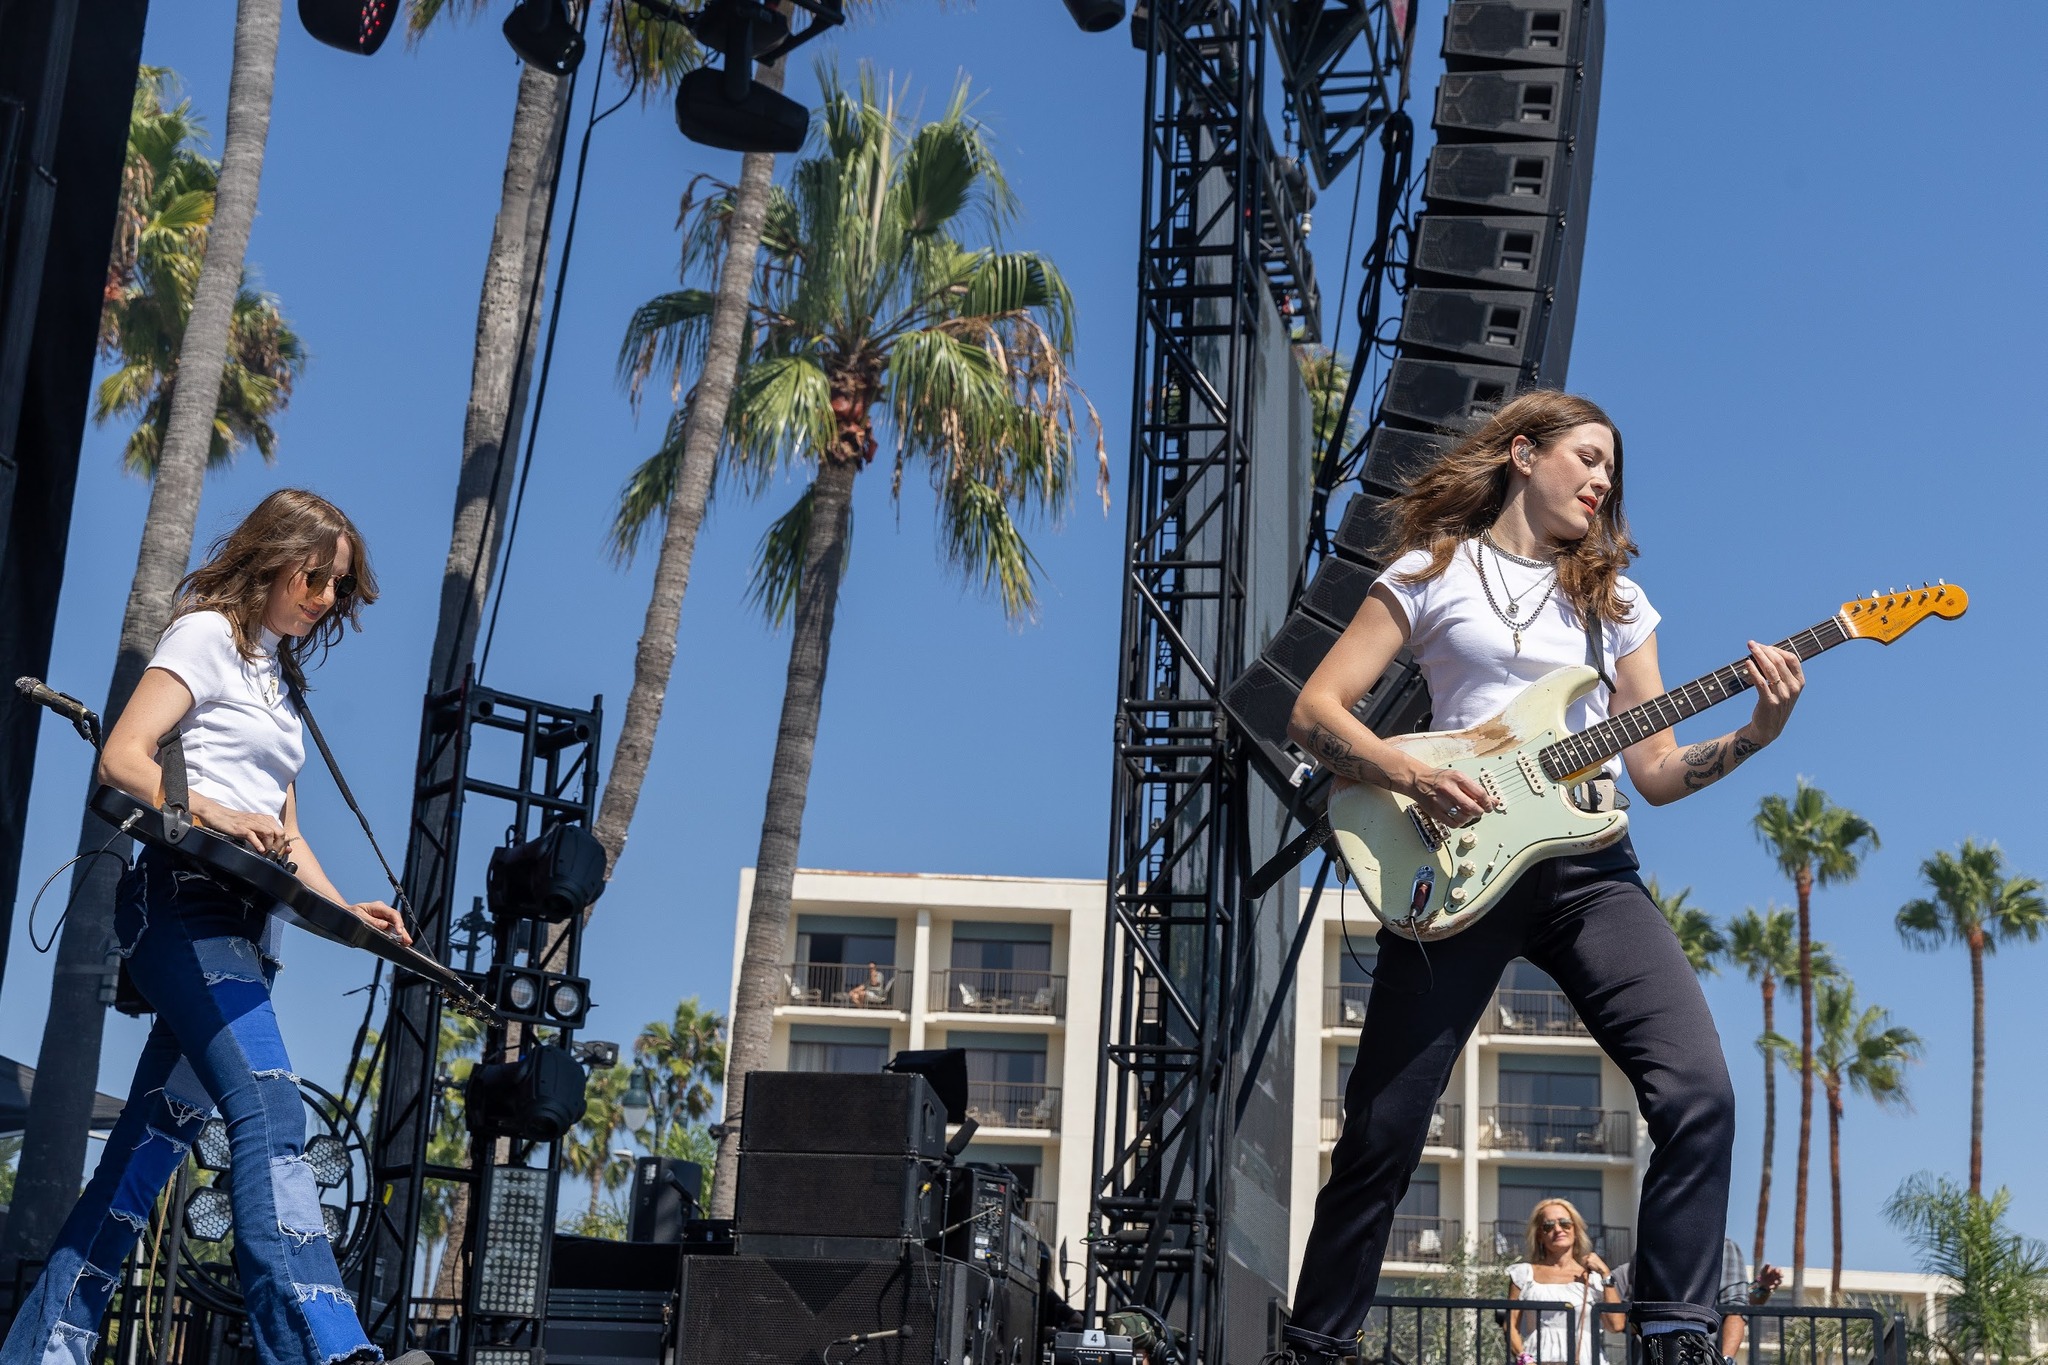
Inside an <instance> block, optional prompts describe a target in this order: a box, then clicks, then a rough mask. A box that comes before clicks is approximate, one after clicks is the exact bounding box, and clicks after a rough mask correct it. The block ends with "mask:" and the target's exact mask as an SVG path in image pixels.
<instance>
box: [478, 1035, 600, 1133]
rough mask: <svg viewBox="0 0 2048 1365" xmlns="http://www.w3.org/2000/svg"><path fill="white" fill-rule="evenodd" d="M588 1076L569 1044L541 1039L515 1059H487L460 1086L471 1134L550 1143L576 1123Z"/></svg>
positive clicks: (582, 1106)
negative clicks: (537, 1045) (567, 1045)
mask: <svg viewBox="0 0 2048 1365" xmlns="http://www.w3.org/2000/svg"><path fill="white" fill-rule="evenodd" d="M587 1080H588V1077H586V1076H585V1074H584V1071H583V1068H582V1067H581V1066H580V1065H578V1064H577V1061H576V1059H575V1057H573V1056H571V1055H570V1053H569V1049H567V1048H565V1047H561V1046H559V1045H558V1044H554V1043H543V1044H541V1045H540V1046H539V1047H536V1048H534V1049H533V1050H532V1051H531V1052H529V1053H527V1054H526V1055H525V1056H524V1057H521V1058H520V1059H519V1060H518V1061H516V1062H487V1063H485V1064H483V1065H481V1066H478V1067H476V1068H475V1069H474V1070H472V1071H471V1072H470V1073H469V1080H468V1082H467V1083H466V1084H465V1085H464V1086H463V1091H462V1093H463V1118H464V1120H465V1122H467V1124H468V1126H469V1131H470V1132H472V1133H482V1134H489V1135H492V1136H502V1137H516V1138H523V1139H525V1140H526V1141H529V1142H553V1141H554V1140H555V1139H557V1138H559V1137H561V1136H562V1134H564V1133H566V1132H568V1131H569V1130H570V1129H571V1128H573V1127H575V1126H576V1123H577V1121H578V1120H579V1119H581V1118H582V1117H583V1111H584V1109H585V1108H586V1104H585V1101H584V1098H583V1088H584V1085H585V1083H586V1081H587Z"/></svg>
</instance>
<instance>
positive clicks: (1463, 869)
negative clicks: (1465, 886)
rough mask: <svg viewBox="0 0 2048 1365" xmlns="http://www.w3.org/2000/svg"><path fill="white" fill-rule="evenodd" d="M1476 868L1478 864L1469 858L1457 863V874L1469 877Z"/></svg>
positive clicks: (1477, 868)
mask: <svg viewBox="0 0 2048 1365" xmlns="http://www.w3.org/2000/svg"><path fill="white" fill-rule="evenodd" d="M1478 870H1479V864H1477V863H1475V862H1473V861H1472V860H1471V859H1470V858H1467V859H1466V860H1465V861H1464V862H1462V863H1459V864H1458V875H1459V876H1460V877H1469V876H1471V875H1472V874H1473V873H1475V872H1477V871H1478Z"/></svg>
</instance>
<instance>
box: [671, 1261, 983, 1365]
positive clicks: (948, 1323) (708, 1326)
mask: <svg viewBox="0 0 2048 1365" xmlns="http://www.w3.org/2000/svg"><path fill="white" fill-rule="evenodd" d="M996 1311H997V1310H996V1286H995V1282H994V1281H992V1280H991V1279H990V1278H989V1277H988V1275H987V1274H985V1273H984V1272H982V1271H981V1270H978V1269H976V1268H975V1267H973V1266H970V1265H967V1264H965V1263H963V1262H960V1261H952V1260H948V1259H946V1258H945V1257H943V1256H938V1255H935V1254H932V1253H929V1252H923V1251H913V1252H909V1253H906V1254H905V1255H904V1256H902V1257H900V1258H898V1259H895V1260H888V1261H812V1260H783V1259H780V1258H773V1257H766V1256H731V1257H722V1258H719V1259H715V1260H705V1259H688V1260H686V1261H685V1262H684V1265H683V1276H682V1292H681V1296H680V1299H679V1302H678V1303H677V1308H676V1322H677V1330H676V1350H675V1365H792V1362H809V1365H822V1362H826V1361H830V1362H832V1363H833V1365H839V1362H841V1361H850V1360H853V1359H854V1358H855V1356H856V1354H857V1355H858V1358H859V1361H860V1365H961V1362H963V1361H966V1360H970V1359H971V1360H975V1361H981V1360H984V1359H987V1358H988V1342H989V1337H990V1332H991V1328H992V1327H993V1325H994V1318H995V1316H996ZM885 1333H886V1334H888V1335H883V1334H885Z"/></svg>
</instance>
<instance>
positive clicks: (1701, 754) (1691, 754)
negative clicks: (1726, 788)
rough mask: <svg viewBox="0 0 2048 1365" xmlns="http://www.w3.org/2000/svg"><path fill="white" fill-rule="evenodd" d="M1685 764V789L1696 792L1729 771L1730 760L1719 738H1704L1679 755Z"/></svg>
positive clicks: (1680, 760)
mask: <svg viewBox="0 0 2048 1365" xmlns="http://www.w3.org/2000/svg"><path fill="white" fill-rule="evenodd" d="M1679 762H1681V763H1683V764H1684V765H1685V769H1686V771H1685V789H1686V790H1687V791H1689V792H1696V791H1698V790H1699V789H1700V788H1701V787H1704V786H1706V785H1707V784H1709V783H1711V782H1713V781H1715V780H1717V779H1718V778H1719V777H1720V776H1721V775H1722V774H1723V773H1725V772H1727V771H1728V760H1727V758H1726V756H1725V755H1724V754H1723V753H1722V752H1721V741H1720V740H1718V739H1709V740H1703V741H1702V742H1700V743H1698V744H1695V745H1693V746H1692V747H1691V748H1690V749H1687V750H1686V751H1685V752H1684V753H1683V754H1681V755H1680V756H1679Z"/></svg>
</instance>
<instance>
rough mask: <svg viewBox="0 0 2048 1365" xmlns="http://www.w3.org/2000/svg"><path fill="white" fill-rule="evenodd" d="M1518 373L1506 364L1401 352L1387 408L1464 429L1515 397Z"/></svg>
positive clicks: (1395, 413) (1433, 424) (1410, 418)
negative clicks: (1411, 355)
mask: <svg viewBox="0 0 2048 1365" xmlns="http://www.w3.org/2000/svg"><path fill="white" fill-rule="evenodd" d="M1520 378H1521V374H1520V372H1519V371H1517V370H1515V369H1514V368H1513V367H1511V366H1507V365H1474V364H1470V363H1468V362H1465V361H1451V360H1410V359H1407V358H1403V359H1400V360H1396V361H1395V362H1394V363H1393V366H1392V367H1391V370H1390V372H1389V374H1388V377H1387V398H1386V403H1385V405H1384V409H1385V411H1386V412H1387V413H1388V414H1389V415H1390V416H1398V417H1402V418H1405V419H1406V420H1408V421H1410V422H1414V423H1417V424H1420V425H1423V426H1430V427H1437V428H1440V429H1444V430H1450V431H1462V430H1464V429H1466V428H1467V427H1469V426H1471V425H1472V424H1473V422H1474V420H1475V419H1482V420H1483V419H1484V418H1485V417H1486V416H1487V415H1488V414H1489V413H1491V412H1493V411H1495V410H1496V409H1498V408H1499V407H1500V406H1501V404H1503V403H1505V402H1507V401H1508V399H1510V398H1512V397H1513V396H1514V394H1515V390H1516V388H1517V387H1518V381H1519V380H1520Z"/></svg>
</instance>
